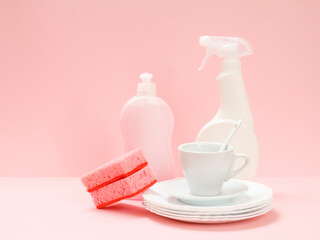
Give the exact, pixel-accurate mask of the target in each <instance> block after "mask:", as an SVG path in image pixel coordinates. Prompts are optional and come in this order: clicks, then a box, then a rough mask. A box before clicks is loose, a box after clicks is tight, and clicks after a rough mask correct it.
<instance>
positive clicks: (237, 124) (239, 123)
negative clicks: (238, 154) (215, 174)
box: [219, 119, 242, 152]
mask: <svg viewBox="0 0 320 240" xmlns="http://www.w3.org/2000/svg"><path fill="white" fill-rule="evenodd" d="M241 123H242V119H240V120H238V121H237V122H236V124H235V125H233V128H232V129H231V131H230V132H229V134H228V137H227V139H226V140H225V141H224V142H223V144H222V146H221V147H220V149H219V152H222V151H224V150H225V148H226V146H227V145H228V143H229V141H230V140H231V138H232V137H233V135H234V134H235V132H236V131H237V130H238V129H239V127H240V125H241Z"/></svg>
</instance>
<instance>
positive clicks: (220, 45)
mask: <svg viewBox="0 0 320 240" xmlns="http://www.w3.org/2000/svg"><path fill="white" fill-rule="evenodd" d="M199 44H200V46H203V47H206V56H205V57H204V59H203V60H202V64H201V66H200V67H199V71H200V70H201V69H202V68H203V67H204V65H205V64H206V63H207V61H208V59H209V58H210V57H211V56H212V55H214V54H215V55H217V56H219V57H222V58H225V59H239V58H240V57H243V56H246V55H251V54H252V52H253V51H252V47H251V45H250V43H249V42H248V41H247V40H245V39H243V38H238V37H213V36H202V37H200V40H199Z"/></svg>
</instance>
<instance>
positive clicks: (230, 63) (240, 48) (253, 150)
mask: <svg viewBox="0 0 320 240" xmlns="http://www.w3.org/2000/svg"><path fill="white" fill-rule="evenodd" d="M199 43H200V45H201V46H203V47H206V56H205V58H204V59H203V61H202V64H201V66H200V68H199V70H201V69H202V68H203V67H204V65H205V64H206V63H207V61H208V59H209V57H210V56H212V55H217V56H219V57H221V58H223V61H222V68H221V72H220V74H219V75H218V77H217V79H216V80H217V83H218V90H219V93H220V108H219V110H218V112H217V114H216V115H215V116H214V118H213V119H212V120H211V121H210V122H208V123H207V124H206V125H205V126H204V127H203V128H202V129H201V130H200V132H199V134H198V136H197V141H198V142H204V141H209V142H223V141H224V140H225V139H226V137H227V136H228V133H229V131H230V130H231V129H232V127H233V126H234V124H235V123H236V121H238V120H240V119H242V121H243V122H242V125H241V126H240V128H239V130H238V132H237V133H236V134H235V135H234V137H233V138H232V139H231V141H230V142H229V145H231V146H233V148H234V151H235V152H236V153H244V154H246V155H247V156H248V157H249V164H248V166H247V167H246V168H245V169H244V170H243V171H242V172H241V173H240V174H239V175H237V177H236V178H240V179H252V178H253V177H254V176H255V174H256V171H257V168H258V161H259V147H258V141H257V138H256V135H255V133H254V122H253V118H252V114H251V110H250V106H249V101H248V97H247V94H246V89H245V86H244V83H243V78H242V73H241V61H240V58H241V57H242V56H246V55H250V54H252V48H251V46H250V44H249V42H248V41H246V40H245V39H242V38H232V37H212V36H202V37H200V41H199ZM241 164H242V163H241V161H239V163H237V164H236V165H235V168H236V169H237V168H239V167H240V166H241Z"/></svg>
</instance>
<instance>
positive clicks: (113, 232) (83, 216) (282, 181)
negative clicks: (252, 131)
mask: <svg viewBox="0 0 320 240" xmlns="http://www.w3.org/2000/svg"><path fill="white" fill-rule="evenodd" d="M257 181H259V182H261V183H264V184H266V185H268V186H270V187H272V188H273V190H274V196H275V202H274V209H273V210H272V211H271V212H269V213H267V214H266V215H263V216H260V217H257V218H254V219H250V220H245V221H240V222H234V223H227V224H210V225H208V224H193V223H184V222H179V221H175V220H171V219H167V218H164V217H160V216H157V215H155V214H152V213H150V212H148V211H147V210H145V209H144V208H143V207H142V205H141V202H139V201H129V200H126V201H122V202H121V203H118V204H116V205H113V206H111V207H109V208H106V209H103V210H97V209H95V208H94V206H93V204H92V202H91V199H90V196H89V194H88V193H87V192H86V191H85V190H84V188H83V187H82V185H81V184H80V181H79V179H78V178H0V190H1V193H0V194H1V195H0V203H1V204H0V239H1V240H7V239H95V238H96V239H148V240H150V239H163V238H167V239H184V240H185V239H193V240H197V239H219V240H221V239H237V240H241V239H246V240H248V239H320V223H319V219H318V216H319V215H320V206H319V203H320V177H314V178H259V179H257Z"/></svg>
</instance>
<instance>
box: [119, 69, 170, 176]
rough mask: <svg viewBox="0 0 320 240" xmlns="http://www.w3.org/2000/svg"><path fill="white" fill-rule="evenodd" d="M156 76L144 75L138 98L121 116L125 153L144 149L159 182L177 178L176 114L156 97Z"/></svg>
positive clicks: (125, 107)
mask: <svg viewBox="0 0 320 240" xmlns="http://www.w3.org/2000/svg"><path fill="white" fill-rule="evenodd" d="M152 77H153V75H152V74H150V73H143V74H141V75H140V78H141V80H142V82H140V83H138V87H137V96H134V97H133V98H131V99H130V100H129V101H128V102H127V103H126V104H125V105H124V107H123V109H122V112H121V116H120V125H121V131H122V135H123V139H124V152H128V151H130V150H132V149H135V148H137V147H141V149H142V151H143V153H144V156H145V158H146V160H147V161H148V164H149V165H150V166H151V168H152V170H153V172H154V174H155V176H156V178H157V180H158V181H163V180H167V179H171V178H174V173H175V172H174V166H175V165H174V160H173V156H172V151H171V137H172V131H173V124H174V119H173V114H172V111H171V109H170V107H169V105H168V104H167V103H166V102H165V101H164V100H162V99H161V98H159V97H157V95H156V85H155V83H154V82H151V79H152Z"/></svg>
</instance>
